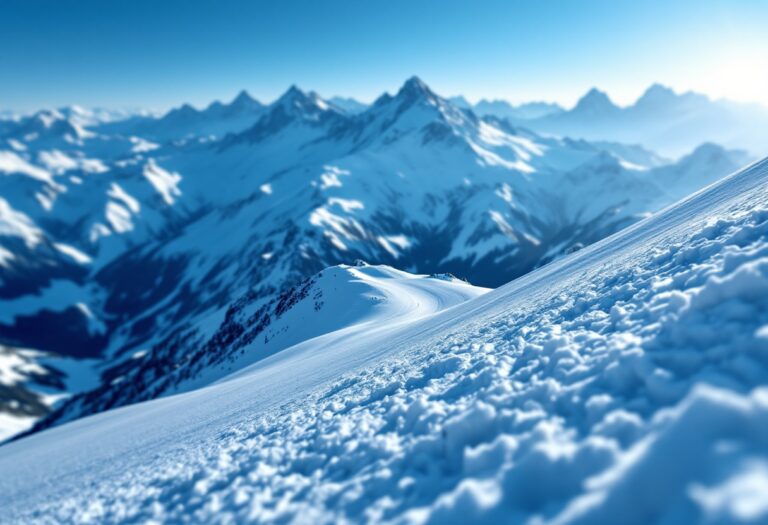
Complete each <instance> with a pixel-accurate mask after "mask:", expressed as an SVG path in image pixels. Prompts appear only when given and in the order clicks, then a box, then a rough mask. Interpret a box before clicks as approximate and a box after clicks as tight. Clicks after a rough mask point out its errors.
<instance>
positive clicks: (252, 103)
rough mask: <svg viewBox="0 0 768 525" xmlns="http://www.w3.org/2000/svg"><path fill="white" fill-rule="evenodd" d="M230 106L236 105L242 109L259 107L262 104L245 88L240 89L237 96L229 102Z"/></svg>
mask: <svg viewBox="0 0 768 525" xmlns="http://www.w3.org/2000/svg"><path fill="white" fill-rule="evenodd" d="M229 106H230V107H237V108H243V109H250V108H259V107H261V106H262V104H261V103H260V102H259V101H258V100H256V99H255V98H253V97H252V96H251V94H250V93H248V92H247V91H246V90H244V89H243V90H242V91H240V93H238V94H237V96H236V97H235V98H234V99H233V100H232V102H230V104H229Z"/></svg>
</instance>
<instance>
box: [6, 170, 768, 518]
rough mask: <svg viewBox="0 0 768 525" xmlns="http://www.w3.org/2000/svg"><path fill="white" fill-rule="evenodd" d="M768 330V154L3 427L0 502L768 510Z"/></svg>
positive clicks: (465, 514) (236, 513)
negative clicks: (561, 234)
mask: <svg viewBox="0 0 768 525" xmlns="http://www.w3.org/2000/svg"><path fill="white" fill-rule="evenodd" d="M417 282H422V283H426V282H428V281H426V280H422V281H417ZM420 301H421V300H420V299H419V302H420ZM766 351H768V161H762V162H761V163H758V164H756V165H753V166H751V167H750V168H748V169H746V170H744V171H742V172H739V173H737V174H735V175H733V176H731V177H729V178H727V179H725V180H723V181H721V182H719V183H717V184H715V185H713V186H710V187H708V188H706V189H705V190H703V191H702V192H699V193H698V194H696V195H694V196H692V197H690V198H688V199H686V200H685V201H682V202H681V203H679V204H677V205H675V206H673V207H671V208H669V209H667V210H665V211H663V212H660V213H659V214H657V215H655V216H653V217H651V218H649V219H647V220H645V221H643V222H641V223H638V224H637V225H635V226H633V227H630V228H628V229H626V230H624V231H622V232H620V233H619V234H616V235H614V236H612V237H610V238H608V239H606V240H604V241H601V242H599V243H597V244H595V245H593V246H591V247H588V248H585V249H583V250H581V251H579V252H577V253H575V254H573V255H571V256H569V257H566V258H564V259H561V260H559V261H557V262H555V263H553V264H550V265H548V266H546V267H543V268H541V269H539V270H537V271H534V272H532V273H531V274H528V275H526V276H524V277H522V278H520V279H518V280H516V281H514V282H512V283H510V284H509V285H507V286H505V287H502V288H501V289H499V290H496V291H494V292H491V293H488V294H486V295H485V296H483V297H480V298H477V299H475V300H472V301H468V302H466V303H464V304H461V305H458V306H456V307H454V308H451V309H448V310H446V311H444V312H442V313H439V314H437V315H434V316H430V317H426V318H422V319H421V320H420V321H419V322H414V323H409V324H407V325H405V326H400V327H398V328H397V329H388V328H387V327H386V326H385V327H381V328H380V329H376V328H375V325H374V327H373V328H372V329H371V330H370V331H366V332H361V333H359V334H354V335H353V336H351V337H348V338H345V337H337V338H335V339H334V340H333V341H330V340H329V339H327V338H319V339H316V340H315V341H313V342H311V343H306V344H304V345H299V346H295V347H292V348H290V349H287V350H285V351H283V352H280V353H278V354H276V355H274V356H273V357H271V358H267V359H265V360H263V361H261V362H259V363H257V364H255V365H254V366H252V367H251V368H250V369H248V370H247V371H244V372H243V373H241V374H238V376H236V377H233V378H230V379H229V380H225V381H222V382H220V383H218V384H216V385H213V386H211V387H208V388H204V389H200V390H196V391H193V392H190V393H187V394H183V395H179V396H173V397H170V398H165V399H160V400H155V401H151V402H147V403H143V404H139V405H134V406H130V407H125V408H122V409H118V410H114V411H111V412H106V413H104V414H100V415H97V416H93V417H89V418H85V419H82V420H79V421H76V422H74V423H71V424H67V425H63V426H61V427H58V428H55V429H52V430H49V431H45V432H42V433H40V434H37V435H34V436H31V437H29V438H26V439H23V440H20V441H18V442H15V443H11V444H9V445H5V446H3V447H2V448H0V472H3V476H2V478H0V507H2V508H3V510H4V513H3V516H2V519H3V520H5V521H7V522H24V523H34V522H43V521H66V522H89V521H91V522H93V521H97V522H99V521H100V522H104V521H118V520H131V521H152V520H154V521H167V522H179V521H183V520H189V521H196V522H207V523H226V522H233V521H241V522H242V521H258V522H277V521H279V522H290V521H294V522H299V523H304V522H313V523H317V522H344V521H380V520H387V521H394V522H414V523H447V522H456V521H461V522H468V521H474V522H486V523H500V522H512V523H559V524H565V523H606V524H609V523H622V524H635V523H636V524H641V523H765V521H766V519H768V505H766V504H765V502H766V501H768V453H766V451H767V450H768V389H766V388H765V386H764V385H765V384H766V382H767V381H768V359H766V355H767V354H766Z"/></svg>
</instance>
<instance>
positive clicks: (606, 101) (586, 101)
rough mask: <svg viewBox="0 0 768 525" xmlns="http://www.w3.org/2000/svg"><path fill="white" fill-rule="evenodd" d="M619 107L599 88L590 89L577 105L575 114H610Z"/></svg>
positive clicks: (574, 109)
mask: <svg viewBox="0 0 768 525" xmlns="http://www.w3.org/2000/svg"><path fill="white" fill-rule="evenodd" d="M617 109H619V108H618V106H616V104H614V103H613V101H611V99H610V97H609V96H608V95H607V94H606V93H605V92H604V91H600V90H599V89H597V88H592V89H590V90H589V91H588V92H587V93H586V95H584V96H583V97H581V98H580V99H579V101H578V102H577V103H576V107H575V108H573V111H574V112H579V113H592V114H600V113H609V112H613V111H616V110H617Z"/></svg>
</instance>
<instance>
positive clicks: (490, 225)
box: [0, 77, 753, 436]
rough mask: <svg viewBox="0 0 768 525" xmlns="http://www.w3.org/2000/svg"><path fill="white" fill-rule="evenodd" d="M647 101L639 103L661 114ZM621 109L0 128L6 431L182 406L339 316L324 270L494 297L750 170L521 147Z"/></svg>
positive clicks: (244, 99)
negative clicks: (179, 400) (433, 283)
mask: <svg viewBox="0 0 768 525" xmlns="http://www.w3.org/2000/svg"><path fill="white" fill-rule="evenodd" d="M654 91H658V90H654ZM675 97H677V96H675ZM644 98H645V97H644ZM649 99H650V102H645V103H643V104H642V105H641V104H640V102H638V104H636V105H635V107H638V105H639V106H640V109H642V108H643V106H646V105H648V104H655V105H657V106H659V105H663V104H661V103H660V102H659V101H660V100H661V101H664V100H667V101H668V97H667V98H665V96H664V93H661V92H660V93H659V94H657V95H653V96H651V97H650V98H649ZM675 100H677V99H675ZM700 103H702V102H701V101H700V100H699V99H698V98H696V99H695V100H692V101H691V102H690V104H691V105H696V104H700ZM673 105H674V104H673ZM640 109H638V110H634V109H633V110H632V111H631V113H632V114H633V115H634V114H639V113H637V112H639V111H640ZM669 111H671V110H669ZM629 113H630V110H629V109H622V108H616V107H615V106H614V105H613V104H612V103H611V102H610V100H609V99H607V97H605V96H603V95H602V94H600V93H599V92H597V91H594V92H590V94H588V95H587V96H586V97H585V98H584V99H582V101H581V102H580V103H579V104H578V105H577V106H576V108H574V109H573V110H570V111H555V112H552V113H549V114H546V115H544V116H536V117H535V118H529V119H526V120H524V124H522V123H521V122H519V121H516V120H511V119H510V117H509V116H506V117H504V116H498V115H490V114H485V115H479V114H477V113H476V112H475V110H474V109H472V108H466V107H464V108H462V107H460V106H459V105H456V104H455V103H453V102H451V101H450V100H448V99H445V98H443V97H440V96H439V95H437V94H436V93H435V92H434V91H432V90H431V89H430V88H429V86H427V85H426V84H425V83H424V82H423V81H421V80H420V79H419V78H417V77H413V78H411V79H409V80H408V81H406V82H405V84H404V85H403V86H402V87H401V88H400V90H399V91H398V92H397V93H395V94H383V95H382V96H381V97H379V98H378V99H377V100H376V101H375V102H373V103H372V104H371V105H369V106H367V107H361V106H359V105H355V104H352V103H351V102H350V101H348V100H341V99H335V100H325V99H323V98H322V97H320V96H319V95H318V94H316V93H314V92H311V91H310V92H306V91H303V90H301V89H300V88H298V87H296V86H292V87H291V88H289V89H288V90H287V91H286V92H285V93H284V94H283V95H282V96H281V97H280V98H279V99H278V100H276V101H274V102H273V103H271V104H268V105H263V104H261V103H259V102H257V101H255V100H254V99H253V98H251V97H250V96H249V95H248V94H247V93H245V92H242V93H241V94H239V95H238V96H237V97H236V98H235V99H234V100H233V101H232V102H230V103H228V104H222V103H212V104H211V105H209V106H208V107H206V108H205V109H202V110H198V109H195V108H193V107H191V106H189V105H184V106H181V107H180V108H177V109H174V110H172V111H170V112H168V113H167V114H165V115H162V116H159V117H157V116H151V115H134V116H130V117H128V118H123V119H111V118H84V117H83V115H82V112H80V113H77V112H67V111H41V112H38V113H36V114H33V115H30V116H27V117H23V118H15V119H12V120H6V121H2V125H0V141H1V143H2V148H1V149H0V172H2V174H3V175H4V176H3V177H2V179H0V299H2V301H3V312H2V314H0V345H1V347H2V352H1V353H0V371H1V373H2V375H1V376H0V392H2V397H0V403H1V404H0V411H1V412H2V414H4V416H3V417H4V421H6V425H5V429H6V430H5V435H6V436H9V435H12V434H14V433H16V432H20V431H23V430H25V429H26V428H29V427H30V426H32V425H34V426H33V431H38V430H41V429H43V428H47V427H50V426H54V425H58V424H61V423H63V422H66V421H69V420H73V419H78V418H80V417H82V416H85V415H89V414H93V413H96V412H101V411H104V410H107V409H110V408H114V407H118V406H123V405H127V404H131V403H135V402H138V401H142V400H149V399H154V398H157V397H162V396H166V395H169V394H174V393H179V392H184V391H189V390H191V389H193V388H197V387H200V386H203V385H206V384H209V383H210V382H213V381H216V380H218V379H219V378H221V377H223V376H225V375H226V374H228V373H230V372H233V371H235V370H236V369H238V368H240V367H243V366H245V365H247V364H251V363H255V362H257V361H259V360H261V359H264V358H266V357H268V356H270V355H273V354H274V353H275V352H278V351H279V350H281V349H283V348H286V347H287V346H290V345H291V344H294V343H296V342H297V340H296V339H295V338H291V337H290V336H289V335H287V334H290V333H291V332H292V331H294V330H296V326H298V324H297V323H310V324H311V323H313V322H316V323H317V324H318V325H322V326H325V325H328V323H329V320H328V318H326V317H322V316H323V315H326V314H324V313H323V309H322V306H320V307H318V308H317V310H315V309H314V306H307V305H318V304H320V303H324V302H327V301H334V300H337V298H333V297H329V295H332V294H333V293H334V291H335V288H334V287H333V286H331V285H328V284H327V283H325V284H324V285H323V286H322V290H321V296H322V297H316V295H315V294H317V292H318V290H319V289H318V288H316V286H315V283H316V280H317V278H316V277H315V278H313V276H317V275H318V274H319V273H320V272H322V271H323V270H324V269H326V268H327V267H330V266H334V265H339V264H346V265H353V266H354V265H356V264H358V263H356V261H367V262H369V263H376V264H386V265H389V266H393V267H396V268H398V269H400V270H404V271H408V272H411V273H413V274H426V275H435V276H436V277H435V278H437V277H439V276H444V274H447V273H451V274H454V275H457V276H459V277H460V278H466V279H468V280H469V281H470V282H471V283H473V284H474V285H478V286H481V287H497V286H500V285H502V284H504V283H506V282H508V281H510V280H513V279H515V278H517V277H520V276H522V275H525V274H527V273H528V272H530V271H532V270H534V269H536V268H538V267H541V266H543V265H546V264H547V263H549V262H551V261H554V260H557V259H559V258H561V257H563V256H565V255H567V254H569V253H572V252H574V251H578V250H580V249H581V248H583V247H585V246H587V245H590V244H592V243H595V242H596V241H599V240H601V239H603V238H605V237H607V236H609V235H611V234H613V233H615V232H617V231H619V230H621V229H623V228H625V227H626V226H628V225H631V224H633V223H635V222H637V221H638V220H640V219H642V218H644V217H646V216H648V215H649V214H651V213H653V212H654V211H657V210H659V209H661V208H663V207H665V206H667V205H669V204H671V203H673V202H675V201H676V200H678V199H680V198H682V197H684V196H686V195H688V194H689V193H691V192H693V191H696V190H698V189H700V188H702V187H704V186H706V185H708V184H710V183H713V182H715V181H717V180H718V179H720V178H721V177H723V176H725V175H727V174H728V173H731V172H733V171H735V170H736V169H737V168H739V167H740V166H743V165H744V164H746V163H748V162H749V161H750V160H751V159H752V158H753V157H752V155H751V154H750V153H747V152H745V151H743V150H740V149H739V150H734V149H727V148H724V147H722V146H720V145H716V144H714V143H705V144H702V145H699V144H697V145H696V147H695V148H691V151H690V152H689V153H687V154H685V155H682V156H680V157H679V158H678V159H677V160H674V161H672V160H668V159H667V158H666V157H665V156H664V155H659V154H657V153H656V152H655V151H653V149H652V148H649V147H648V146H647V145H646V144H644V143H642V144H635V143H629V144H627V143H623V142H622V140H623V138H624V137H623V136H618V137H617V136H613V135H610V134H609V135H605V136H600V137H597V135H596V138H595V140H585V139H583V138H578V137H579V133H577V132H574V135H575V136H576V137H577V138H571V137H568V136H566V135H563V136H558V135H556V134H554V133H552V132H548V133H546V134H545V133H543V132H542V133H540V132H537V131H535V130H536V129H544V128H547V127H548V126H549V125H550V124H551V125H553V126H554V125H555V124H557V125H563V126H566V125H573V126H576V124H575V122H577V121H578V119H577V118H576V117H579V118H583V119H585V121H600V122H605V123H606V124H605V129H606V130H607V131H606V133H608V132H609V131H610V130H611V128H610V125H609V124H608V123H611V122H614V121H616V119H621V118H625V115H628V114H629ZM569 115H570V116H569ZM573 115H576V117H574V116H573ZM558 123H559V124H558ZM574 129H575V128H574ZM598 138H599V140H598ZM739 145H740V146H745V147H748V145H741V144H739ZM662 153H665V152H662ZM359 264H361V265H362V264H363V263H359ZM446 278H447V279H453V278H452V277H446ZM313 279H314V280H313ZM451 282H453V281H451ZM307 301H309V302H307ZM296 305H298V306H296ZM294 307H297V308H300V309H301V311H302V312H303V313H302V317H301V319H302V320H301V321H295V320H294V321H291V316H292V315H293V314H291V312H292V311H293V310H292V308H294ZM315 313H316V314H317V316H318V317H317V318H316V319H315V321H311V319H313V316H314V315H315ZM307 319H310V321H308V320H307ZM40 327H45V329H44V330H41V329H40ZM332 328H335V326H332V325H328V326H325V328H323V329H320V330H319V331H314V332H311V336H312V337H314V336H316V335H319V334H321V333H324V332H323V330H331V329H332ZM308 337H309V336H308Z"/></svg>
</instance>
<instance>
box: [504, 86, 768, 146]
mask: <svg viewBox="0 0 768 525" xmlns="http://www.w3.org/2000/svg"><path fill="white" fill-rule="evenodd" d="M510 120H512V121H513V123H515V124H519V125H523V126H526V127H528V128H530V129H533V130H536V131H539V132H546V133H553V134H556V135H560V136H569V137H574V138H584V139H587V140H610V141H618V142H624V143H632V144H642V145H643V146H645V147H647V148H650V149H653V150H655V151H657V152H659V153H661V154H663V155H667V156H672V157H677V156H680V155H682V154H684V153H686V152H687V151H690V150H691V149H693V148H695V147H696V146H698V145H699V144H701V143H703V142H714V143H718V144H722V145H725V146H727V147H731V148H740V149H747V150H748V151H750V153H751V154H753V155H761V154H765V153H768V109H766V108H762V107H759V106H755V105H748V104H737V103H733V102H729V101H713V100H710V99H709V98H708V97H706V96H704V95H701V94H698V93H693V92H688V93H682V94H677V93H675V92H674V91H673V90H672V89H670V88H668V87H666V86H663V85H661V84H653V85H652V86H650V87H649V88H648V89H647V90H646V91H645V92H644V93H643V95H642V96H641V97H640V98H638V100H637V101H636V102H635V103H634V104H632V105H631V106H627V107H619V106H617V105H616V104H614V103H613V102H612V101H611V100H610V98H609V97H608V95H607V94H606V93H604V92H602V91H599V90H597V89H596V88H593V89H591V90H590V91H589V92H587V93H586V94H585V95H584V96H583V97H582V98H581V99H580V100H579V102H578V103H577V104H576V106H575V107H573V108H572V109H570V110H568V111H564V112H561V113H559V114H552V115H546V116H543V117H539V118H533V119H524V118H511V119H510Z"/></svg>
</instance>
